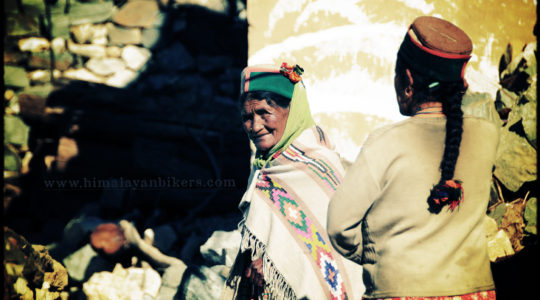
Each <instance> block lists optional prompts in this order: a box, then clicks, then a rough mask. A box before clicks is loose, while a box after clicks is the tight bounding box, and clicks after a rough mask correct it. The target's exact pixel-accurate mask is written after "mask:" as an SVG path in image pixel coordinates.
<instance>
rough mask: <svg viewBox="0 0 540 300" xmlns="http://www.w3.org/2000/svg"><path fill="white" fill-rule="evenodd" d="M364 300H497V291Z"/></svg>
mask: <svg viewBox="0 0 540 300" xmlns="http://www.w3.org/2000/svg"><path fill="white" fill-rule="evenodd" d="M362 300H495V291H483V292H476V293H470V294H465V295H459V296H440V297H391V298H362Z"/></svg>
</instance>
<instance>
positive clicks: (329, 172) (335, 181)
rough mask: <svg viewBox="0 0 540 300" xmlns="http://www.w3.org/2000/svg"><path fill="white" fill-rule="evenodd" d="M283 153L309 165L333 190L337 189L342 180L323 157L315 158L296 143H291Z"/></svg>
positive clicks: (290, 158)
mask: <svg viewBox="0 0 540 300" xmlns="http://www.w3.org/2000/svg"><path fill="white" fill-rule="evenodd" d="M282 154H283V157H285V158H286V159H288V160H290V161H294V162H301V163H304V164H306V165H308V168H309V169H310V170H311V171H313V172H314V173H315V174H316V175H317V176H318V177H319V178H320V179H321V180H322V181H324V182H326V183H327V184H328V186H329V187H330V188H331V189H332V190H333V191H335V190H336V188H337V186H338V185H339V184H340V180H339V178H338V177H337V176H336V173H335V172H334V170H333V169H332V168H331V167H330V166H329V165H328V164H327V163H325V162H324V161H323V160H322V159H321V160H317V159H313V158H311V157H309V156H307V155H306V154H305V152H304V151H302V150H300V149H298V148H296V147H295V146H294V145H290V146H289V147H288V148H287V149H286V150H285V151H283V153H282Z"/></svg>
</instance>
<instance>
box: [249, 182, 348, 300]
mask: <svg viewBox="0 0 540 300" xmlns="http://www.w3.org/2000/svg"><path fill="white" fill-rule="evenodd" d="M256 187H257V189H259V190H261V191H262V192H263V193H264V194H265V195H266V196H267V197H268V199H269V200H270V201H271V202H272V205H274V206H275V207H276V208H277V209H278V210H279V211H280V212H281V214H282V215H283V217H284V218H285V220H287V222H288V223H289V224H290V225H291V226H292V228H293V230H294V232H296V233H297V235H298V237H299V238H300V240H302V241H303V242H304V245H305V246H306V247H307V249H308V250H309V253H310V254H311V257H312V258H313V260H314V261H315V263H316V264H317V266H318V268H319V272H320V274H321V276H322V278H324V281H325V282H326V285H327V287H328V289H329V291H330V295H331V299H340V300H343V299H347V293H346V291H345V284H344V282H343V278H342V276H341V273H340V272H339V270H338V267H337V262H336V260H335V259H334V256H333V255H332V252H331V251H330V246H329V244H328V242H327V241H325V239H324V237H323V236H322V235H321V232H323V231H321V230H319V229H318V228H317V227H316V225H315V224H313V222H312V221H311V219H310V217H308V216H307V215H306V214H305V213H304V211H303V210H302V208H301V207H300V205H299V204H298V202H296V201H295V200H294V199H293V197H292V196H291V195H290V194H289V193H288V192H287V191H286V190H285V189H284V188H283V187H282V186H281V185H279V184H278V183H277V182H275V181H274V180H272V179H271V178H270V177H269V176H267V175H265V174H263V173H261V175H260V177H259V180H258V181H257V185H256Z"/></svg>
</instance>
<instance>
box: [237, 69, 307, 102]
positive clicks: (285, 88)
mask: <svg viewBox="0 0 540 300" xmlns="http://www.w3.org/2000/svg"><path fill="white" fill-rule="evenodd" d="M303 71H304V70H303V69H302V68H300V67H299V66H298V65H294V66H290V65H288V64H287V63H283V64H282V65H281V67H280V68H276V67H273V66H269V67H266V66H252V67H246V68H245V69H244V70H243V71H242V87H241V88H242V90H241V92H242V94H244V93H248V92H255V91H267V92H273V93H276V94H278V95H281V96H284V97H286V98H289V99H291V98H292V96H293V92H294V86H295V84H296V83H298V82H299V81H301V77H300V75H302V73H303Z"/></svg>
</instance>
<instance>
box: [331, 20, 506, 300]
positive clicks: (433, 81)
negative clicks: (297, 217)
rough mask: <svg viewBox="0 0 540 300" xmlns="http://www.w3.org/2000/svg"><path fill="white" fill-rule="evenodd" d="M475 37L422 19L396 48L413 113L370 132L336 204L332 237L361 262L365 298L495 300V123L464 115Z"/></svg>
mask: <svg viewBox="0 0 540 300" xmlns="http://www.w3.org/2000/svg"><path fill="white" fill-rule="evenodd" d="M471 52H472V42H471V40H470V38H469V37H468V36H467V34H466V33H465V32H463V30H461V29H460V28H458V27H457V26H455V25H454V24H452V23H450V22H448V21H445V20H442V19H439V18H435V17H427V16H424V17H419V18H417V19H416V20H415V21H414V22H413V23H412V25H411V26H410V28H409V30H408V32H407V33H406V35H405V38H404V40H403V42H402V44H401V47H400V49H399V51H398V55H397V62H396V68H395V90H396V95H397V101H398V105H399V110H400V112H401V114H403V115H405V116H410V118H408V119H406V120H404V121H401V122H398V123H396V124H392V125H388V126H385V127H382V128H379V129H377V130H375V131H374V132H372V133H371V134H370V135H369V137H368V139H367V140H366V142H365V143H364V145H363V147H362V150H361V151H360V153H359V155H358V157H357V159H356V161H355V163H354V164H353V165H352V166H351V167H350V168H349V169H348V171H347V175H346V177H345V179H344V181H343V183H342V184H341V185H340V187H339V188H338V190H337V191H336V193H335V194H334V196H333V197H332V200H331V201H330V205H329V211H328V234H329V236H330V240H331V242H332V244H333V245H334V246H335V248H336V250H337V251H338V252H340V253H341V254H343V255H344V256H345V257H347V258H349V259H351V260H353V261H355V262H356V263H358V264H361V265H362V266H363V268H364V275H363V280H364V284H365V285H366V293H365V295H364V298H366V299H396V298H397V299H495V291H494V289H495V287H494V282H493V278H492V275H491V270H490V262H489V259H488V254H487V242H486V237H485V232H484V218H485V214H486V209H487V205H488V201H489V193H490V182H491V177H492V167H493V163H494V160H495V153H496V148H497V145H498V140H499V130H498V126H497V125H496V124H494V123H492V122H490V121H488V120H486V119H483V118H478V117H474V116H468V115H465V116H464V114H463V110H462V100H463V95H464V94H465V91H466V90H467V88H468V84H467V82H466V80H465V79H464V73H465V68H466V65H467V62H468V61H469V59H470V57H471Z"/></svg>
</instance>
